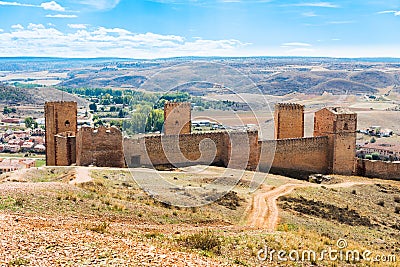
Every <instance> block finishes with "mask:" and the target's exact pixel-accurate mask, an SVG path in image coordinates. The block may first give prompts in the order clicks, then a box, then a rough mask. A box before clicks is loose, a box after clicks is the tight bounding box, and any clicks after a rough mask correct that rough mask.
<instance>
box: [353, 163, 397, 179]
mask: <svg viewBox="0 0 400 267" xmlns="http://www.w3.org/2000/svg"><path fill="white" fill-rule="evenodd" d="M356 160H357V163H356V174H357V175H359V176H365V177H371V178H381V179H391V180H400V162H399V161H396V162H386V161H381V160H367V159H356Z"/></svg>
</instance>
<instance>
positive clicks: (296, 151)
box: [259, 136, 329, 178]
mask: <svg viewBox="0 0 400 267" xmlns="http://www.w3.org/2000/svg"><path fill="white" fill-rule="evenodd" d="M259 144H260V165H259V170H260V171H268V170H269V169H270V172H271V173H274V174H280V175H285V176H290V177H295V178H307V177H308V175H309V174H312V173H322V174H326V173H328V166H329V163H328V137H326V136H322V137H308V138H295V139H283V140H268V141H260V142H259ZM271 163H272V164H271Z"/></svg>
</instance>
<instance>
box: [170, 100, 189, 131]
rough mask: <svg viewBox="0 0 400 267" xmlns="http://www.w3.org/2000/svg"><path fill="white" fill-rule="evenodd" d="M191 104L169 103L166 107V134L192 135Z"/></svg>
mask: <svg viewBox="0 0 400 267" xmlns="http://www.w3.org/2000/svg"><path fill="white" fill-rule="evenodd" d="M191 121H192V115H191V105H190V103H186V102H185V103H182V102H167V103H165V105H164V134H165V135H177V134H190V133H191V132H192V123H191Z"/></svg>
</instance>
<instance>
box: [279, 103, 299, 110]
mask: <svg viewBox="0 0 400 267" xmlns="http://www.w3.org/2000/svg"><path fill="white" fill-rule="evenodd" d="M275 109H290V110H295V109H298V110H304V105H301V104H296V103H277V104H275Z"/></svg>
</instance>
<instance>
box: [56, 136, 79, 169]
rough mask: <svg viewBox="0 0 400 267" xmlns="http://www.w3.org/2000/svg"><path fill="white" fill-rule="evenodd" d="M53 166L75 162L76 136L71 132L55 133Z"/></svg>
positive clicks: (68, 164)
mask: <svg viewBox="0 0 400 267" xmlns="http://www.w3.org/2000/svg"><path fill="white" fill-rule="evenodd" d="M55 147H56V152H57V153H56V161H55V166H70V165H72V164H75V163H76V137H75V133H73V132H65V133H61V134H57V135H55Z"/></svg>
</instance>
